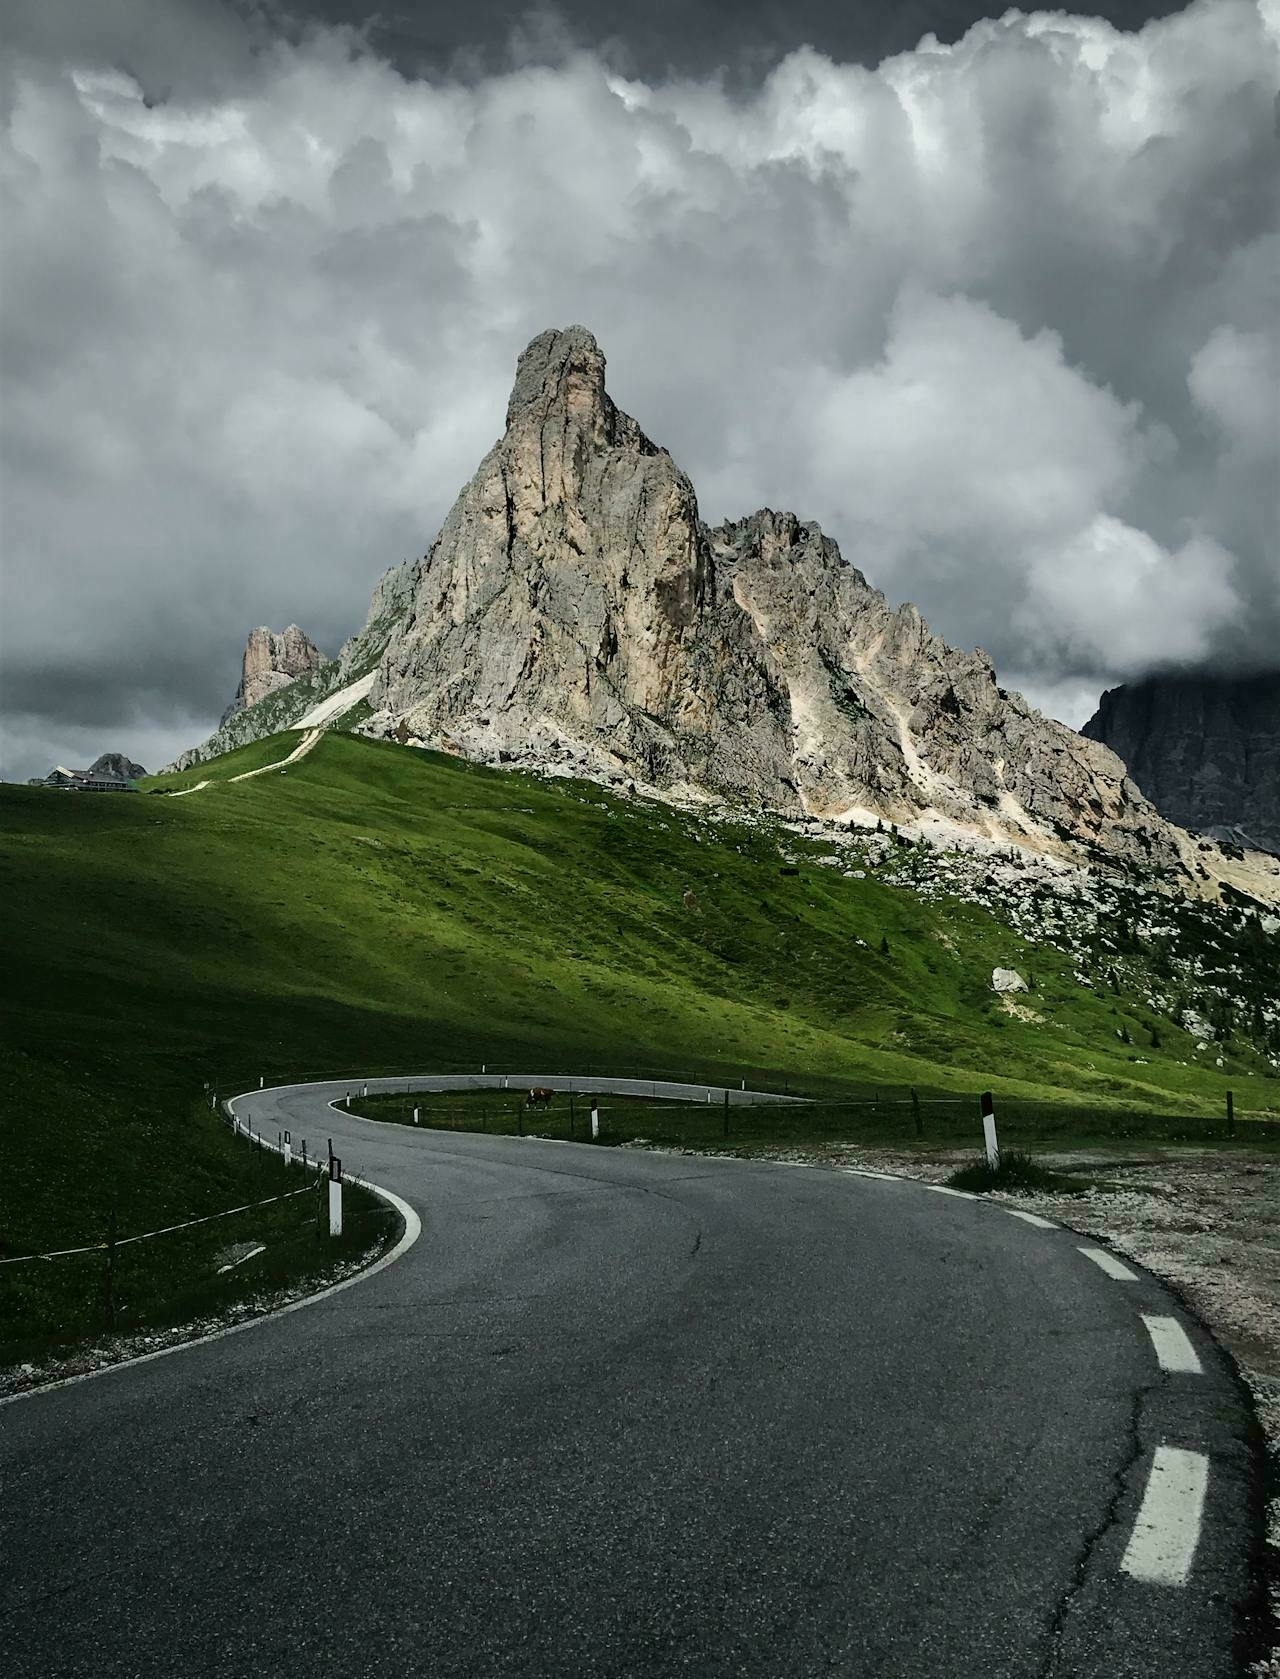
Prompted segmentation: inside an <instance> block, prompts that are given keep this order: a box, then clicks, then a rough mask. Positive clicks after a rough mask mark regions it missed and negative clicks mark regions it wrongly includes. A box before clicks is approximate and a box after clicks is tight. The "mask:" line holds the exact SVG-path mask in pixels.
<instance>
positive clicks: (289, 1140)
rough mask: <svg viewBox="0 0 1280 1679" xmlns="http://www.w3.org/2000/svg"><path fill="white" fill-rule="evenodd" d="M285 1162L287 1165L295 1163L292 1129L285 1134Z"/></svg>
mask: <svg viewBox="0 0 1280 1679" xmlns="http://www.w3.org/2000/svg"><path fill="white" fill-rule="evenodd" d="M284 1163H285V1165H286V1166H292V1165H293V1134H292V1132H290V1131H286V1132H285V1134H284Z"/></svg>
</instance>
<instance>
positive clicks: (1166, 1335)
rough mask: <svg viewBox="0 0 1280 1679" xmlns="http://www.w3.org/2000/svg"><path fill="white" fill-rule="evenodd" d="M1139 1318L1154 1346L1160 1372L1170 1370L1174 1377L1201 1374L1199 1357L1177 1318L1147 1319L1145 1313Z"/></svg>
mask: <svg viewBox="0 0 1280 1679" xmlns="http://www.w3.org/2000/svg"><path fill="white" fill-rule="evenodd" d="M1141 1317H1142V1321H1143V1323H1145V1324H1146V1326H1147V1333H1148V1334H1149V1335H1150V1337H1151V1340H1152V1343H1153V1345H1154V1346H1155V1349H1156V1359H1157V1360H1158V1362H1159V1365H1160V1368H1161V1369H1162V1370H1171V1371H1173V1373H1174V1374H1175V1375H1181V1376H1199V1375H1202V1374H1203V1371H1202V1369H1201V1365H1200V1358H1199V1355H1198V1354H1197V1352H1196V1349H1195V1348H1194V1347H1193V1346H1192V1345H1191V1342H1190V1340H1189V1339H1188V1337H1187V1332H1186V1330H1185V1329H1184V1328H1183V1327H1182V1325H1181V1324H1180V1323H1179V1322H1178V1320H1177V1318H1157V1317H1148V1316H1147V1314H1146V1313H1145V1312H1143V1313H1142V1314H1141Z"/></svg>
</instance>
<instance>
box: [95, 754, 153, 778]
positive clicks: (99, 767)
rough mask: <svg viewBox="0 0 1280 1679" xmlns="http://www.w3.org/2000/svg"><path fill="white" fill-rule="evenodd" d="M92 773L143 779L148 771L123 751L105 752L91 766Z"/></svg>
mask: <svg viewBox="0 0 1280 1679" xmlns="http://www.w3.org/2000/svg"><path fill="white" fill-rule="evenodd" d="M88 773H89V774H90V775H118V776H119V777H120V779H121V780H122V781H141V780H142V778H143V776H144V775H145V774H146V773H147V772H146V770H144V769H143V767H142V765H141V764H135V763H134V761H133V759H132V758H130V757H128V756H127V755H126V754H125V753H123V752H104V753H103V754H102V756H101V757H100V758H95V759H94V761H93V763H92V764H90V766H89V772H88Z"/></svg>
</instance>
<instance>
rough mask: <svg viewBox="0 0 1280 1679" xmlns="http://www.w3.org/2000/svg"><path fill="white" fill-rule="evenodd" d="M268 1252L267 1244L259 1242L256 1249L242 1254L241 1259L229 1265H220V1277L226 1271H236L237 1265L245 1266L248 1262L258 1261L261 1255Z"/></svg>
mask: <svg viewBox="0 0 1280 1679" xmlns="http://www.w3.org/2000/svg"><path fill="white" fill-rule="evenodd" d="M266 1251H267V1245H266V1243H265V1242H259V1243H258V1245H257V1247H256V1248H250V1249H249V1251H248V1253H242V1254H241V1255H240V1257H239V1259H233V1260H232V1261H231V1263H230V1264H229V1265H219V1267H218V1275H219V1276H221V1275H222V1273H223V1272H224V1271H234V1270H235V1268H236V1266H237V1265H243V1264H245V1262H246V1261H247V1260H250V1259H256V1258H257V1257H258V1255H259V1254H260V1253H266Z"/></svg>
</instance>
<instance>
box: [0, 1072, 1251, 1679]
mask: <svg viewBox="0 0 1280 1679" xmlns="http://www.w3.org/2000/svg"><path fill="white" fill-rule="evenodd" d="M419 1082H420V1084H421V1083H423V1082H424V1081H419ZM439 1082H447V1081H439ZM513 1082H514V1081H513ZM522 1082H523V1081H522ZM528 1082H529V1083H541V1084H549V1083H551V1082H552V1081H551V1080H550V1079H549V1078H548V1077H547V1076H546V1075H536V1076H534V1075H531V1076H530V1078H529V1080H528ZM393 1083H394V1084H395V1086H396V1087H403V1081H372V1080H371V1081H370V1086H371V1088H374V1089H376V1088H379V1087H381V1088H386V1087H388V1086H389V1085H391V1084H393ZM346 1088H347V1087H346V1086H340V1087H339V1086H333V1087H322V1086H312V1087H292V1088H286V1089H283V1090H280V1091H265V1092H255V1093H253V1094H252V1095H251V1096H250V1097H249V1098H248V1099H247V1102H246V1101H245V1100H242V1101H241V1104H240V1112H241V1114H243V1113H244V1112H245V1110H246V1106H247V1109H248V1111H249V1113H250V1114H251V1116H252V1118H253V1119H254V1121H255V1123H257V1124H259V1125H261V1127H262V1129H263V1131H264V1132H266V1133H267V1134H268V1135H270V1136H271V1137H272V1138H273V1139H274V1136H275V1132H276V1130H277V1129H278V1128H284V1127H288V1128H289V1129H291V1130H292V1132H293V1136H294V1140H295V1146H296V1144H297V1142H298V1141H300V1139H301V1138H302V1137H304V1136H305V1137H307V1138H308V1140H309V1146H310V1147H311V1149H312V1151H313V1152H314V1149H315V1145H316V1143H319V1142H323V1140H325V1139H327V1138H329V1137H332V1138H333V1140H334V1147H335V1150H336V1151H337V1152H338V1153H339V1154H340V1155H341V1156H342V1157H343V1159H344V1162H345V1166H346V1169H347V1170H348V1171H355V1172H358V1173H361V1174H363V1175H365V1176H367V1177H368V1178H370V1179H371V1180H373V1181H374V1182H376V1183H378V1184H381V1185H384V1186H386V1187H387V1188H389V1189H392V1190H394V1191H395V1192H396V1193H397V1194H399V1195H400V1196H402V1197H403V1198H404V1199H405V1200H406V1201H407V1202H408V1203H409V1204H410V1205H411V1206H412V1207H413V1208H414V1209H415V1210H416V1212H417V1213H418V1214H419V1216H420V1218H421V1221H422V1233H421V1236H420V1238H419V1239H418V1241H417V1242H416V1243H415V1244H414V1245H413V1246H412V1247H411V1248H410V1249H409V1250H408V1251H407V1252H406V1254H405V1255H404V1256H403V1257H402V1258H401V1259H400V1260H398V1261H397V1262H396V1263H395V1264H393V1265H391V1266H390V1267H388V1268H387V1269H385V1270H383V1271H382V1272H380V1273H379V1274H378V1275H377V1276H375V1277H372V1278H371V1279H369V1280H368V1281H366V1282H362V1283H359V1284H357V1285H356V1286H355V1287H352V1288H348V1289H347V1290H345V1291H344V1292H342V1293H338V1294H334V1295H332V1296H330V1297H329V1298H326V1299H322V1300H320V1301H318V1302H317V1303H316V1304H314V1305H311V1306H309V1307H307V1308H306V1309H304V1310H300V1311H296V1312H293V1313H292V1314H290V1315H288V1316H285V1317H281V1318H278V1319H273V1320H269V1321H267V1322H266V1323H264V1324H263V1325H262V1326H261V1327H258V1328H255V1329H253V1330H251V1331H249V1332H247V1333H243V1334H237V1335H234V1336H231V1337H229V1338H226V1339H221V1340H215V1341H213V1342H210V1343H208V1344H205V1345H201V1346H196V1347H193V1348H190V1349H187V1350H184V1351H181V1352H178V1353H176V1354H175V1355H173V1356H171V1357H166V1358H161V1359H158V1360H156V1361H154V1362H150V1363H144V1364H140V1365H136V1366H134V1367H132V1368H127V1369H123V1370H119V1371H116V1372H113V1373H111V1374H108V1375H106V1376H103V1377H101V1378H99V1379H95V1380H90V1381H86V1382H82V1383H79V1384H76V1385H72V1386H67V1387H63V1388H60V1389H57V1390H54V1391H49V1392H45V1393H37V1394H36V1395H34V1396H32V1397H30V1398H28V1399H24V1400H22V1401H20V1402H18V1403H10V1404H8V1405H6V1406H4V1407H3V1408H0V1464H2V1472H3V1481H2V1485H3V1497H2V1499H0V1536H2V1538H0V1544H2V1549H3V1555H4V1557H5V1558H6V1567H5V1570H4V1578H3V1587H2V1588H0V1590H2V1594H3V1595H2V1597H0V1648H2V1649H3V1650H4V1652H5V1658H6V1659H5V1670H6V1674H7V1675H9V1676H25V1675H40V1676H46V1675H47V1676H49V1679H53V1676H59V1679H61V1676H68V1679H69V1676H71V1675H84V1676H86V1679H87V1676H90V1675H91V1676H93V1679H115V1676H117V1675H119V1676H124V1675H131V1676H132V1675H151V1674H157V1675H165V1676H169V1675H174V1676H180V1679H205V1676H210V1679H211V1676H215V1675H216V1676H218V1679H233V1676H240V1675H243V1676H245V1679H250V1676H254V1679H256V1676H259V1675H272V1676H275V1675H279V1676H283V1679H292V1676H295V1675H297V1676H302V1675H306V1676H307V1679H314V1676H315V1675H317V1674H322V1675H325V1676H326V1679H345V1676H348V1675H349V1676H352V1679H355V1676H383V1675H386V1676H408V1675H423V1676H430V1679H454V1676H458V1679H461V1676H464V1675H465V1676H466V1679H488V1676H490V1675H493V1676H499V1675H501V1676H506V1675H521V1676H532V1675H539V1676H541V1675H546V1676H548V1679H550V1676H556V1679H562V1676H564V1679H568V1676H572V1679H624V1676H636V1679H640V1676H646V1679H647V1676H654V1679H657V1676H664V1679H665V1676H667V1675H671V1676H675V1675H696V1676H697V1679H730V1676H734V1679H748V1676H749V1679H755V1676H765V1675H769V1676H778V1679H784V1676H785V1679H809V1676H815V1679H816V1676H818V1675H824V1676H833V1675H840V1676H854V1675H856V1676H859V1679H862V1676H878V1675H886V1676H890V1675H891V1676H902V1679H933V1676H937V1679H961V1676H964V1675H970V1674H972V1675H981V1676H982V1679H1049V1676H1062V1679H1065V1676H1068V1675H1070V1676H1072V1679H1085V1676H1095V1675H1096V1676H1098V1679H1104V1676H1105V1679H1153V1676H1157V1675H1173V1674H1178V1675H1180V1676H1183V1679H1209V1676H1222V1679H1225V1676H1227V1675H1229V1674H1232V1673H1233V1672H1234V1671H1235V1667H1234V1663H1233V1659H1232V1635H1233V1616H1234V1612H1235V1610H1236V1608H1237V1606H1238V1605H1239V1604H1241V1603H1242V1602H1243V1601H1244V1599H1245V1598H1246V1595H1247V1592H1248V1586H1249V1573H1248V1554H1247V1553H1248V1538H1249V1532H1250V1528H1249V1491H1250V1486H1251V1477H1252V1475H1253V1473H1254V1470H1255V1464H1254V1462H1253V1460H1252V1458H1251V1455H1250V1447H1249V1438H1250V1437H1249V1432H1248V1430H1249V1421H1248V1415H1247V1412H1246V1410H1245V1407H1244V1403H1243V1401H1242V1399H1241V1396H1240V1393H1239V1390H1238V1389H1237V1387H1236V1385H1235V1383H1234V1381H1233V1380H1232V1378H1231V1375H1230V1372H1229V1370H1228V1368H1227V1366H1226V1362H1225V1360H1224V1359H1223V1357H1222V1355H1221V1354H1220V1353H1219V1351H1218V1350H1217V1349H1216V1347H1215V1346H1214V1345H1213V1343H1212V1342H1210V1341H1209V1339H1208V1338H1207V1337H1206V1336H1205V1334H1204V1333H1203V1331H1202V1330H1201V1329H1200V1328H1199V1327H1198V1325H1197V1324H1196V1323H1195V1322H1194V1321H1193V1320H1190V1319H1189V1318H1188V1317H1187V1316H1186V1315H1185V1314H1184V1313H1182V1311H1181V1310H1180V1308H1179V1306H1178V1304H1177V1303H1176V1301H1174V1300H1173V1299H1172V1298H1171V1297H1170V1296H1169V1295H1168V1294H1167V1293H1166V1292H1165V1291H1164V1290H1163V1289H1161V1288H1160V1286H1159V1285H1158V1284H1157V1283H1156V1282H1155V1281H1154V1280H1153V1279H1151V1278H1150V1277H1147V1276H1146V1275H1145V1274H1142V1273H1140V1272H1135V1271H1133V1269H1132V1268H1130V1273H1131V1274H1130V1275H1129V1276H1128V1277H1127V1278H1125V1277H1121V1276H1117V1275H1114V1274H1112V1270H1111V1269H1104V1261H1100V1260H1099V1258H1098V1257H1097V1254H1096V1253H1089V1252H1085V1251H1082V1250H1083V1249H1086V1248H1091V1247H1093V1244H1089V1243H1086V1242H1085V1241H1084V1240H1083V1239H1082V1238H1080V1237H1076V1236H1074V1235H1073V1234H1072V1233H1071V1232H1069V1231H1065V1230H1061V1229H1057V1228H1044V1227H1042V1226H1041V1225H1040V1224H1035V1223H1029V1222H1027V1221H1025V1220H1024V1219H1020V1218H1016V1217H1013V1216H1010V1215H1009V1214H1008V1213H1007V1212H1006V1211H1004V1210H1003V1209H1001V1208H1000V1207H999V1206H995V1205H990V1204H987V1203H984V1202H979V1201H974V1200H968V1199H962V1198H959V1197H956V1196H953V1195H945V1194H940V1193H936V1192H930V1191H929V1190H927V1189H926V1188H924V1187H923V1186H920V1185H918V1184H913V1183H909V1182H905V1181H886V1180H880V1179H875V1178H868V1177H859V1176H852V1175H847V1174H842V1173H836V1172H830V1171H824V1170H817V1169H804V1168H799V1167H786V1166H779V1165H768V1164H748V1163H744V1162H740V1161H732V1160H714V1159H705V1158H697V1157H691V1156H659V1155H650V1154H646V1153H642V1152H638V1151H634V1150H626V1149H612V1148H604V1147H592V1146H591V1145H590V1144H587V1143H577V1144H574V1143H555V1142H544V1141H538V1140H533V1139H525V1140H520V1139H504V1138H498V1137H486V1136H466V1135H453V1134H449V1133H436V1132H419V1131H414V1130H413V1129H412V1128H405V1127H402V1126H390V1125H377V1124H370V1123H367V1122H364V1121H361V1120H359V1119H357V1118H356V1117H355V1116H350V1115H345V1114H342V1113H340V1112H336V1111H334V1110H333V1109H332V1108H330V1107H329V1106H328V1103H329V1101H330V1100H331V1099H332V1098H333V1097H335V1096H337V1095H340V1094H341V1092H342V1091H343V1090H345V1089H346ZM736 1094H737V1095H738V1099H739V1100H742V1099H745V1098H744V1096H743V1093H736ZM606 1116H607V1109H606ZM535 1123H536V1122H535ZM1146 1319H1150V1320H1151V1324H1155V1325H1158V1326H1160V1327H1157V1328H1153V1327H1151V1324H1149V1323H1148V1322H1147V1321H1145V1320H1146ZM1188 1355H1190V1356H1189V1359H1188ZM1162 1361H1163V1363H1162ZM1166 1366H1167V1367H1166ZM1180 1571H1181V1573H1182V1575H1183V1578H1182V1580H1181V1582H1179V1580H1178V1575H1179V1572H1180Z"/></svg>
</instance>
